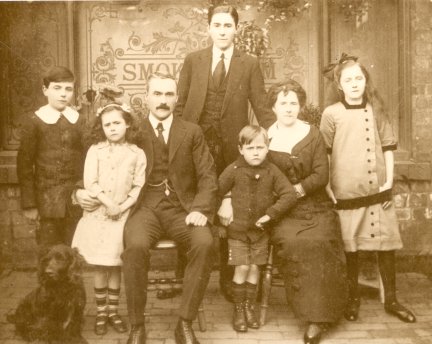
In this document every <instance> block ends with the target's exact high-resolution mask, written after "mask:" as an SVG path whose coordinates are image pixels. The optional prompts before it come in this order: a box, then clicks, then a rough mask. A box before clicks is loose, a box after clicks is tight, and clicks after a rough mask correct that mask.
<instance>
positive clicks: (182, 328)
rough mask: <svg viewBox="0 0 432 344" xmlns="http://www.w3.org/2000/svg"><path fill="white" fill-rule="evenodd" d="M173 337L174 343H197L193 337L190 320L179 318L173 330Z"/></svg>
mask: <svg viewBox="0 0 432 344" xmlns="http://www.w3.org/2000/svg"><path fill="white" fill-rule="evenodd" d="M174 338H175V342H176V344H199V341H198V339H197V338H196V337H195V332H194V330H193V329H192V321H191V320H184V319H181V318H180V319H179V321H178V323H177V326H176V328H175V330H174Z"/></svg>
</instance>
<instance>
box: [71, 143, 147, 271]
mask: <svg viewBox="0 0 432 344" xmlns="http://www.w3.org/2000/svg"><path fill="white" fill-rule="evenodd" d="M146 163H147V160H146V156H145V154H144V151H143V150H142V149H140V148H138V147H137V146H136V145H134V144H130V143H121V144H112V143H109V142H108V141H105V142H100V143H98V144H95V145H93V146H91V147H90V149H89V151H88V153H87V157H86V161H85V167H84V188H85V189H86V190H87V191H88V192H89V194H90V196H92V197H95V198H96V197H97V195H98V194H99V193H100V192H104V193H105V194H106V195H107V196H108V197H109V198H111V199H113V200H114V201H115V202H118V203H119V204H120V203H122V202H124V201H125V200H126V199H127V197H132V198H133V199H135V200H136V199H137V198H138V195H139V193H140V191H141V188H142V187H143V185H144V182H145V168H146ZM128 213H129V211H126V212H124V213H123V214H122V215H121V217H120V219H119V220H111V219H109V218H108V217H107V216H106V207H105V206H104V205H101V206H100V207H99V208H97V209H96V210H94V211H91V212H88V211H84V214H83V217H82V218H81V219H80V221H79V223H78V226H77V228H76V231H75V235H74V238H73V241H72V247H77V248H78V249H79V251H80V253H81V254H82V255H83V256H84V258H85V259H86V261H87V263H89V264H94V265H106V266H119V265H121V264H122V261H121V258H120V255H121V253H122V251H123V229H124V224H125V222H126V219H127V216H128Z"/></svg>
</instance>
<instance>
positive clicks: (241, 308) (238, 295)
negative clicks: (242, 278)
mask: <svg viewBox="0 0 432 344" xmlns="http://www.w3.org/2000/svg"><path fill="white" fill-rule="evenodd" d="M232 299H233V302H234V315H233V328H234V330H236V331H237V332H247V323H246V316H245V283H242V284H237V283H235V282H232Z"/></svg>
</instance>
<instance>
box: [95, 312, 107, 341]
mask: <svg viewBox="0 0 432 344" xmlns="http://www.w3.org/2000/svg"><path fill="white" fill-rule="evenodd" d="M107 321H108V316H107V315H106V314H104V315H100V314H97V315H96V319H95V325H94V331H95V333H96V334H97V335H98V336H102V335H104V334H106V333H107V332H108V329H107Z"/></svg>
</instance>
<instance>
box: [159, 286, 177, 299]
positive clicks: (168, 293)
mask: <svg viewBox="0 0 432 344" xmlns="http://www.w3.org/2000/svg"><path fill="white" fill-rule="evenodd" d="M181 293H182V289H181V288H171V289H160V290H158V291H157V293H156V297H157V298H158V299H159V300H166V299H172V298H174V297H176V296H177V295H180V294H181Z"/></svg>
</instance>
